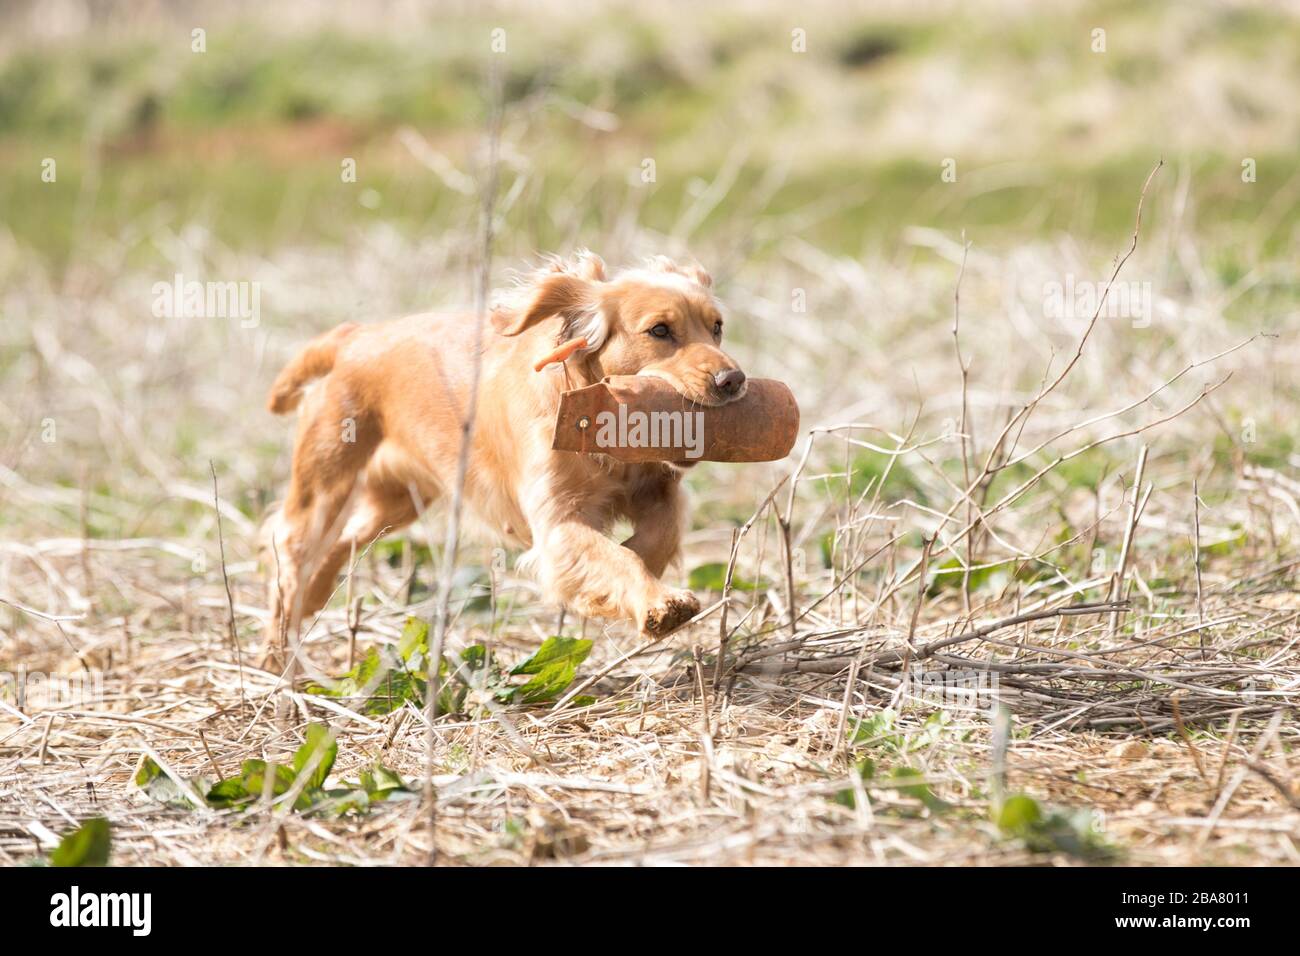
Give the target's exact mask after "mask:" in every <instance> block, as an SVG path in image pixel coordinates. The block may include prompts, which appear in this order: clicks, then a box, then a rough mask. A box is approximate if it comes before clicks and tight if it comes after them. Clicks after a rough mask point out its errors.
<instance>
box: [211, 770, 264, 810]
mask: <svg viewBox="0 0 1300 956" xmlns="http://www.w3.org/2000/svg"><path fill="white" fill-rule="evenodd" d="M252 799H253V797H252V794H250V793H249V792H248V788H247V787H245V786H244V781H243V780H242V779H241V778H239V777H231V778H229V779H227V780H222V781H221V782H220V783H218V784H216V785H215V786H214V787H212V789H211V790H209V791H208V793H207V800H208V805H209V806H212V807H216V808H217V809H218V810H221V809H225V808H227V807H233V806H237V805H238V804H241V803H247V802H248V801H250V800H252Z"/></svg>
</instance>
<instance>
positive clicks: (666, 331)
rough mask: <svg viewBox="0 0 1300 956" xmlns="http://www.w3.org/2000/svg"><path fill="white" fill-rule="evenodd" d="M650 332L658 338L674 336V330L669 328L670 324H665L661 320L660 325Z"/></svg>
mask: <svg viewBox="0 0 1300 956" xmlns="http://www.w3.org/2000/svg"><path fill="white" fill-rule="evenodd" d="M650 334H651V335H653V336H654V337H655V338H657V339H670V338H672V335H673V330H672V329H670V328H668V326H667V325H665V324H664V323H662V322H660V323H659V324H658V325H656V326H655V327H654V328H653V329H651V330H650Z"/></svg>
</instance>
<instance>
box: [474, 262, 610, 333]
mask: <svg viewBox="0 0 1300 956" xmlns="http://www.w3.org/2000/svg"><path fill="white" fill-rule="evenodd" d="M604 279H605V263H604V261H603V260H602V259H601V258H600V256H598V255H596V254H595V253H594V252H591V251H589V250H586V249H584V250H582V251H581V252H580V253H578V255H577V256H576V258H575V259H574V261H573V262H565V261H563V260H560V259H555V260H552V262H551V265H550V268H549V269H543V270H541V271H540V272H538V273H536V274H535V275H534V278H533V280H532V282H531V283H530V284H529V285H528V286H527V288H525V289H523V290H521V294H520V295H519V296H517V297H516V298H515V299H514V300H513V301H510V302H506V303H504V304H502V305H500V306H498V307H497V308H495V309H493V310H492V327H493V328H495V329H496V330H497V332H498V333H499V334H500V335H518V334H519V333H520V332H522V331H523V330H524V329H526V328H528V327H529V326H530V325H532V324H533V323H534V322H540V321H541V320H542V319H546V318H550V317H551V316H552V315H563V316H564V317H565V318H566V319H567V320H568V321H569V323H572V322H573V320H575V319H577V318H579V317H580V315H579V313H591V312H593V310H595V309H596V308H597V305H596V294H595V289H594V288H593V287H592V283H594V282H603V281H604ZM593 344H594V338H593Z"/></svg>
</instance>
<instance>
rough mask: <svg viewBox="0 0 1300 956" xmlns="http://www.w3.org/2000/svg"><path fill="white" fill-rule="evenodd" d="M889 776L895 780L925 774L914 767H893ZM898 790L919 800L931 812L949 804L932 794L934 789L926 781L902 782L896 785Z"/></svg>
mask: <svg viewBox="0 0 1300 956" xmlns="http://www.w3.org/2000/svg"><path fill="white" fill-rule="evenodd" d="M890 776H891V777H892V778H893V779H895V780H909V779H911V778H913V777H924V776H925V775H924V774H923V773H921V771H919V770H917V769H916V768H914V767H895V768H894V770H893V772H892V773H891V774H890ZM898 791H899V792H900V793H903V794H906V795H907V796H909V797H912V798H914V799H916V800H920V801H921V802H922V803H923V804H925V806H926V807H927V808H928V809H929V810H930V811H931V812H933V813H942V812H943V811H944V810H947V809H948V806H949V804H948V803H947V801H944V800H941V799H939V798H938V797H936V796H935V795H934V791H933V790H931V789H930V785H929V784H928V783H912V784H903V785H900V786H899V787H898Z"/></svg>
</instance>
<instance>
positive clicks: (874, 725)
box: [849, 707, 902, 750]
mask: <svg viewBox="0 0 1300 956" xmlns="http://www.w3.org/2000/svg"><path fill="white" fill-rule="evenodd" d="M897 716H898V715H897V714H895V713H894V711H893V710H892V709H890V708H889V707H885V708H883V709H881V710H878V711H876V713H875V714H873V715H872V716H871V717H867V718H864V719H861V720H856V721H854V722H853V726H852V727H850V728H849V743H850V744H852V745H853V746H855V747H866V746H869V747H884V748H886V749H890V750H897V749H899V746H900V744H901V740H902V738H900V737H899V736H898V735H896V734H893V733H891V731H893V729H894V718H895V717H897Z"/></svg>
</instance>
